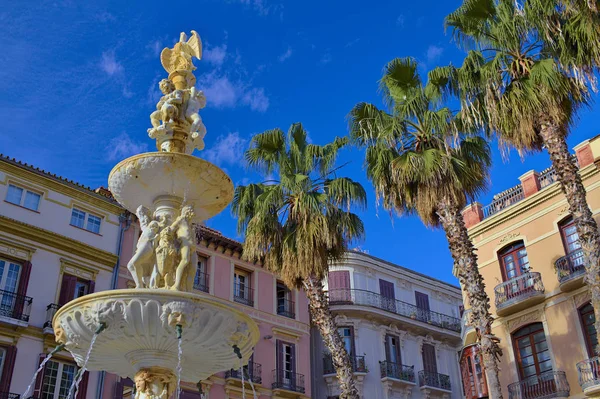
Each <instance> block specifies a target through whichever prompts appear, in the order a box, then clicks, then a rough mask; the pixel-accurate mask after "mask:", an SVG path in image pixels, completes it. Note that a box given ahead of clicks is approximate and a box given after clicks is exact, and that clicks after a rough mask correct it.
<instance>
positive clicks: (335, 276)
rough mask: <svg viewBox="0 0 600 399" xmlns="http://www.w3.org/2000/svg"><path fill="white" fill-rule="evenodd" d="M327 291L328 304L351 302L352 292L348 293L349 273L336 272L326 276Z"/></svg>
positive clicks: (345, 271) (346, 271) (344, 271)
mask: <svg viewBox="0 0 600 399" xmlns="http://www.w3.org/2000/svg"><path fill="white" fill-rule="evenodd" d="M327 290H328V292H327V293H328V295H329V302H330V303H336V302H341V303H344V302H352V291H350V272H349V271H348V270H336V271H331V272H329V273H328V274H327Z"/></svg>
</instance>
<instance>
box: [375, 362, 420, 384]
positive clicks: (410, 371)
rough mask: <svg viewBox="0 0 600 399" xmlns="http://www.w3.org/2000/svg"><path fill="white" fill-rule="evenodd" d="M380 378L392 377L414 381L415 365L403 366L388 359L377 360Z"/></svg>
mask: <svg viewBox="0 0 600 399" xmlns="http://www.w3.org/2000/svg"><path fill="white" fill-rule="evenodd" d="M379 369H380V371H381V378H386V377H387V378H394V379H396V380H401V381H407V382H412V383H414V382H415V366H405V365H403V364H399V363H392V362H388V361H383V362H379Z"/></svg>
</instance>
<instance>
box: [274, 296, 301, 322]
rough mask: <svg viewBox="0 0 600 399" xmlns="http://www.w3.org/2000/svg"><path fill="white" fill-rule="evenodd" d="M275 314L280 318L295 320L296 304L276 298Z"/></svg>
mask: <svg viewBox="0 0 600 399" xmlns="http://www.w3.org/2000/svg"><path fill="white" fill-rule="evenodd" d="M277 314H278V315H280V316H285V317H289V318H290V319H295V318H296V303H295V302H294V301H290V300H289V299H286V298H277Z"/></svg>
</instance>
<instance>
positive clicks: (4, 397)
mask: <svg viewBox="0 0 600 399" xmlns="http://www.w3.org/2000/svg"><path fill="white" fill-rule="evenodd" d="M20 397H21V395H20V394H18V393H12V392H0V399H19V398H20Z"/></svg>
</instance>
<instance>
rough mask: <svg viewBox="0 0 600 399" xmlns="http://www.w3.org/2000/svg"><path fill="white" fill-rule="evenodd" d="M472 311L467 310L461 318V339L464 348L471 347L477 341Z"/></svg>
mask: <svg viewBox="0 0 600 399" xmlns="http://www.w3.org/2000/svg"><path fill="white" fill-rule="evenodd" d="M471 313H472V310H471V309H465V310H464V311H463V314H462V317H461V318H460V337H461V339H462V344H463V346H466V345H471V344H473V343H475V342H476V341H477V336H476V335H477V334H476V333H475V328H474V327H473V326H472V325H471V321H470V320H471Z"/></svg>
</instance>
